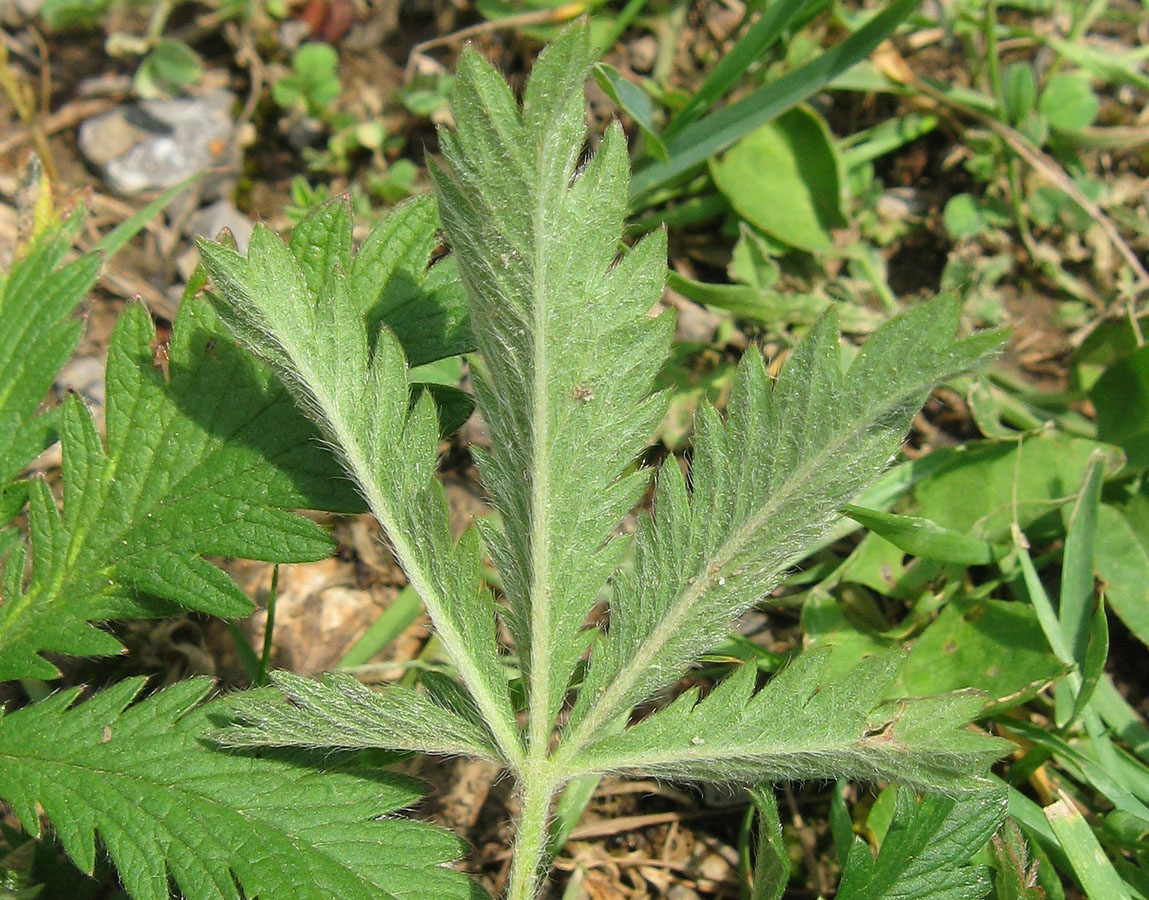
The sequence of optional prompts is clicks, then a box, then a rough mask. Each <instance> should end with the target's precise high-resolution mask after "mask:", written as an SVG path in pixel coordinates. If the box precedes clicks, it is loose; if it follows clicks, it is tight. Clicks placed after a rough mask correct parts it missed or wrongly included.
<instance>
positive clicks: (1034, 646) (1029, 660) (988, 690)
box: [893, 598, 1066, 711]
mask: <svg viewBox="0 0 1149 900" xmlns="http://www.w3.org/2000/svg"><path fill="white" fill-rule="evenodd" d="M1065 671H1066V667H1065V666H1064V665H1062V664H1061V663H1059V662H1058V661H1057V660H1056V659H1054V658H1053V657H1052V656H1051V655H1050V653H1049V646H1048V644H1047V643H1046V640H1045V634H1044V632H1043V631H1042V630H1041V626H1040V625H1039V624H1038V622H1037V617H1036V615H1035V614H1034V612H1033V608H1032V607H1030V606H1028V605H1027V604H1025V603H1017V602H1009V601H1005V600H989V599H986V600H974V599H972V598H970V599H957V600H953V601H951V602H950V603H948V604H946V606H945V607H944V608H943V609H942V611H941V612H940V613H939V614H938V617H937V619H936V620H934V621H933V622H932V623H930V625H929V626H928V627H927V628H926V630H925V631H923V632H922V634H921V636H920V637H919V638H918V639H917V640H916V641H915V642H914V649H913V652H912V653H911V654H910V657H909V659H908V660H906V662H905V664H904V665H903V666H902V671H901V675H900V677H899V679H898V681H897V683H896V684H895V686H894V691H893V695H895V696H904V695H908V696H911V697H916V696H925V695H929V694H936V693H941V692H943V691H952V690H958V689H961V688H976V689H977V690H979V691H982V692H983V694H984V700H985V703H986V706H987V707H988V708H990V709H992V710H994V711H997V710H1003V709H1010V708H1012V707H1014V706H1017V705H1018V704H1021V703H1024V702H1026V701H1027V700H1030V699H1032V698H1033V696H1034V695H1035V694H1037V692H1038V691H1040V690H1041V689H1043V688H1045V687H1046V686H1048V685H1049V684H1050V683H1051V682H1053V681H1055V680H1056V679H1058V678H1060V677H1061V676H1062V675H1063V674H1065Z"/></svg>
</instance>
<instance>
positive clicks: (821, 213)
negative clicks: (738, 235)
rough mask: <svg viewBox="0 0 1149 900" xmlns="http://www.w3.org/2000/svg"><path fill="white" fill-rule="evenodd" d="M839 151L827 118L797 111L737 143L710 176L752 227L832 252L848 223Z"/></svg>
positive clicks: (800, 245)
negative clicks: (839, 230)
mask: <svg viewBox="0 0 1149 900" xmlns="http://www.w3.org/2000/svg"><path fill="white" fill-rule="evenodd" d="M839 169H840V163H839V160H838V155H837V151H836V150H835V149H834V145H833V143H832V142H831V140H830V133H829V129H828V127H827V125H826V123H825V122H824V121H823V120H822V117H821V116H819V115H818V114H817V113H815V112H814V111H813V110H811V109H809V108H807V107H802V106H799V107H796V108H795V109H792V110H789V111H788V112H785V113H783V114H782V115H780V116H779V117H778V118H777V119H775V120H774V121H772V122H768V123H767V124H765V125H763V126H761V127H760V128H758V129H757V130H755V131H754V132H752V133H751V134H749V135H747V136H746V137H744V138H743V139H742V140H741V141H739V142H738V143H737V144H735V145H734V146H733V147H731V148H730V150H729V151H728V152H727V153H726V154H725V155H724V156H723V157H721V158H720V159H717V160H715V161H713V162H712V163H711V166H710V171H711V174H712V175H713V177H714V183H715V185H716V186H717V187H718V190H719V191H721V192H722V193H723V195H725V197H726V199H727V200H728V201H729V202H730V205H731V206H732V207H733V208H734V211H735V212H737V213H738V214H739V215H740V216H742V218H744V219H745V220H746V221H747V222H749V223H750V224H752V225H753V226H755V227H756V228H759V229H761V230H762V231H764V232H766V234H768V235H770V237H772V238H774V239H775V240H777V241H780V242H782V243H783V244H787V245H789V246H792V247H798V248H799V249H802V250H810V251H822V252H828V251H832V250H833V248H834V239H833V236H832V235H831V233H830V232H831V230H832V229H834V228H841V227H843V226H844V225H845V224H846V218H845V216H844V215H843V214H842V185H841V176H840V173H839Z"/></svg>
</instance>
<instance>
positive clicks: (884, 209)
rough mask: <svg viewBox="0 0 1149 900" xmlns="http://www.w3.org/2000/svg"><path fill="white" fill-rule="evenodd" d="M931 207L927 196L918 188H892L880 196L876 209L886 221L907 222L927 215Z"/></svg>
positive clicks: (879, 216)
mask: <svg viewBox="0 0 1149 900" xmlns="http://www.w3.org/2000/svg"><path fill="white" fill-rule="evenodd" d="M928 208H929V201H928V200H927V199H926V196H925V195H924V194H923V193H922V192H921V191H919V190H918V189H917V188H912V187H896V188H890V189H889V190H888V191H885V192H884V193H882V195H881V196H879V197H878V200H877V203H876V204H875V211H876V212H877V214H878V218H879V219H881V220H882V221H884V222H906V221H909V220H911V219H918V218H921V217H922V216H923V215H925V212H926V210H927V209H928Z"/></svg>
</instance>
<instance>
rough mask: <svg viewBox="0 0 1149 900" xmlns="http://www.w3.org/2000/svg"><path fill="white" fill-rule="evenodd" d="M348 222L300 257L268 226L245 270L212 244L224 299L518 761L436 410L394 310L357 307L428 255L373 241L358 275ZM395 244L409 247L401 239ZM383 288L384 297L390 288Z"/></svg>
mask: <svg viewBox="0 0 1149 900" xmlns="http://www.w3.org/2000/svg"><path fill="white" fill-rule="evenodd" d="M341 209H343V205H340V204H337V205H334V206H327V207H325V208H323V209H321V210H319V212H317V213H315V214H313V215H312V216H310V217H308V218H307V219H305V220H304V221H303V222H301V223H300V225H299V227H298V228H297V229H296V234H295V235H294V236H293V238H292V242H291V246H290V247H288V246H285V245H284V243H283V242H282V241H281V240H280V239H279V238H278V237H276V236H275V235H274V234H273V233H272V232H271V231H269V230H268V229H267V228H265V227H262V226H258V227H257V228H256V230H255V233H254V234H253V236H252V239H251V245H250V249H249V252H248V256H247V258H246V259H245V258H244V257H241V256H240V255H239V254H237V253H235V252H234V251H232V250H229V249H227V248H225V247H222V246H220V245H219V244H212V243H209V242H201V244H200V251H201V254H202V256H203V260H204V266H205V267H206V268H207V270H208V272H209V273H210V275H211V277H212V280H213V281H214V282H215V285H216V288H217V290H218V293H217V294H216V295H213V300H214V301H215V303H216V305H217V308H218V309H219V310H220V312H221V314H222V315H223V317H224V318H225V320H226V321H227V322H228V324H229V326H230V327H231V328H232V330H233V331H234V332H235V334H236V335H237V336H238V337H239V338H240V339H241V340H242V341H243V342H245V343H247V344H248V345H249V346H251V348H252V349H253V350H255V352H257V353H258V354H259V355H261V356H262V357H263V358H264V359H266V360H267V361H268V362H269V363H270V364H271V365H272V366H273V368H274V369H275V370H276V372H277V373H278V375H279V377H280V379H281V380H282V381H283V383H284V384H285V385H286V386H287V387H288V389H289V390H291V391H292V393H293V394H294V395H295V397H296V400H297V402H298V403H299V404H300V406H301V407H302V408H303V409H304V410H305V411H307V413H308V414H309V415H310V416H311V417H312V418H313V419H314V420H315V422H317V423H318V424H319V426H320V428H321V429H322V431H323V433H324V435H325V437H326V438H327V439H328V441H329V442H330V443H331V445H332V446H333V447H334V448H335V450H336V452H337V453H338V454H339V455H340V458H341V459H342V462H343V465H344V468H345V469H346V470H347V472H348V474H349V475H350V476H351V478H352V479H353V480H354V482H355V483H356V484H357V485H358V487H359V489H360V491H361V492H362V494H363V496H364V497H365V498H366V500H367V503H368V505H369V506H370V508H371V511H372V512H373V513H374V514H375V516H376V518H378V519H379V522H380V524H381V525H382V526H383V528H384V530H385V531H386V533H387V536H388V538H389V539H390V541H391V546H392V549H393V551H394V553H395V556H396V558H397V559H398V560H399V563H400V565H401V566H402V567H403V570H404V571H405V572H406V574H407V577H408V579H409V580H410V582H411V584H412V586H413V587H414V588H415V590H416V591H418V593H419V596H420V597H421V598H422V599H423V602H424V604H425V605H426V607H427V611H428V613H429V614H430V615H431V617H432V619H433V621H434V623H435V627H436V629H437V631H438V634H439V637H440V639H441V640H442V641H443V644H444V646H445V647H446V649H447V651H448V653H449V654H450V655H451V658H452V660H453V662H454V663H455V665H456V667H457V668H458V670H459V674H460V676H461V677H462V679H463V681H464V683H465V684H466V685H467V688H468V689H469V690H470V691H471V693H472V694H473V695H474V698H475V701H476V703H477V704H478V705H479V707H480V709H481V710H482V713H483V716H484V718H485V719H486V721H487V722H488V723H490V727H491V729H492V732H493V733H495V734H497V735H498V743H499V746H500V747H501V749H502V751H503V753H504V754H505V755H506V756H507V757H510V758H513V757H514V756H515V754H516V747H517V746H518V745H519V737H518V733H517V729H516V726H515V723H514V715H513V713H512V710H511V704H510V698H509V694H508V690H507V683H506V679H505V678H504V676H503V674H502V672H501V670H500V668H499V663H498V648H497V642H496V634H495V612H494V603H493V600H492V598H491V595H490V592H489V591H488V590H487V589H486V588H485V587H484V586H483V583H482V579H481V577H480V569H479V563H480V551H479V544H478V538H477V536H476V534H475V533H474V532H473V531H468V532H466V533H465V534H464V536H463V537H462V538H461V539H460V540H459V542H458V543H453V542H452V539H451V531H450V526H449V522H448V518H447V505H446V500H445V497H444V494H443V488H442V486H441V485H440V484H439V482H438V481H437V480H436V479H435V465H436V457H437V454H438V444H439V428H438V419H437V416H436V410H435V404H434V401H433V400H432V399H431V395H430V394H429V393H428V392H427V391H425V390H419V391H418V393H417V396H416V397H415V399H414V402H412V400H411V388H412V385H411V384H410V380H409V377H408V370H407V360H406V359H405V357H404V352H403V347H402V346H401V345H400V342H399V340H398V339H397V337H396V335H395V333H394V332H393V331H392V330H391V329H390V328H388V327H386V325H383V326H380V327H378V328H377V330H376V331H375V332H374V333H370V334H369V332H368V330H367V322H368V320H369V319H371V318H374V317H376V316H377V317H378V318H379V319H380V320H381V321H383V322H386V316H387V310H386V308H383V309H382V311H381V307H380V304H381V303H384V307H385V300H384V301H380V300H377V299H372V296H370V295H369V296H367V297H366V298H364V297H363V296H356V294H357V293H358V294H359V295H362V294H363V291H364V290H366V287H367V286H369V283H371V282H372V280H373V279H375V278H380V277H383V276H385V275H388V274H390V275H392V276H394V277H397V278H398V277H400V276H401V275H402V273H403V272H404V271H407V272H408V274H409V273H410V271H413V270H412V269H411V266H415V267H416V268H418V266H420V265H423V264H424V262H425V251H424V249H419V250H418V251H417V252H414V251H413V252H412V253H411V254H407V257H408V258H409V259H408V262H403V252H399V255H398V256H396V255H395V254H396V253H397V252H398V251H396V250H395V249H393V248H388V247H387V246H384V245H383V244H379V245H377V246H376V245H370V242H369V245H370V253H371V254H372V256H371V258H370V259H368V260H366V261H364V262H363V263H362V264H361V265H362V267H363V268H362V271H361V272H359V274H356V266H357V265H360V263H359V262H358V259H357V260H356V261H355V262H349V259H350V257H349V254H350V225H349V218H348V214H347V213H346V211H345V210H344V211H343V212H340V210H341ZM414 209H415V210H416V212H415V213H412V212H411V210H412V207H411V206H408V207H406V208H405V210H406V212H402V213H400V214H398V215H399V216H400V221H401V222H406V225H404V226H403V227H402V228H397V233H398V232H402V231H403V228H410V229H416V228H420V229H422V230H424V231H430V230H431V229H432V222H431V220H430V219H429V218H427V217H426V215H425V214H424V213H425V210H424V212H423V213H421V212H419V210H421V209H423V208H422V207H419V206H417V205H416V206H415V207H414ZM393 215H396V214H393ZM420 215H422V216H423V218H422V219H420V218H419V216H420ZM387 221H390V220H387ZM392 224H394V223H392ZM380 227H381V228H385V227H387V226H380ZM383 233H384V235H385V234H386V232H383ZM396 240H397V241H399V242H400V245H402V241H403V238H402V235H401V234H400V236H399V237H398V238H396ZM380 241H383V238H380ZM408 243H410V241H408ZM401 249H402V248H401V246H400V250H401ZM426 252H429V251H426ZM389 254H390V255H389ZM410 260H419V262H418V263H417V264H416V263H414V262H410ZM348 266H350V267H351V269H352V275H351V276H349V275H348V274H347V268H348ZM405 267H406V268H405ZM373 289H374V290H375V292H376V294H375V296H382V297H384V298H386V296H387V290H388V289H387V287H386V285H383V286H380V285H375V286H374V288H373ZM397 308H401V307H397Z"/></svg>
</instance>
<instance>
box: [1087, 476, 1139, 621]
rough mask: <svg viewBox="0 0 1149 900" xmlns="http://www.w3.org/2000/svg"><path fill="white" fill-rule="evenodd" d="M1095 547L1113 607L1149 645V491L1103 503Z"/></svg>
mask: <svg viewBox="0 0 1149 900" xmlns="http://www.w3.org/2000/svg"><path fill="white" fill-rule="evenodd" d="M1097 527H1098V530H1099V531H1100V532H1101V533H1102V534H1103V535H1105V540H1103V541H1099V542H1098V543H1097V546H1096V548H1095V551H1094V552H1095V563H1096V565H1097V574H1098V576H1099V577H1100V578H1101V581H1102V584H1103V587H1104V590H1105V599H1106V600H1107V601H1108V604H1109V608H1110V609H1111V610H1113V612H1114V613H1116V614H1117V616H1118V618H1120V619H1121V621H1122V622H1124V623H1125V625H1126V627H1127V628H1128V629H1129V630H1130V631H1131V632H1133V634H1134V635H1135V636H1136V637H1137V639H1138V640H1140V641H1141V643H1143V644H1149V491H1146V490H1145V489H1142V490H1141V491H1140V492H1139V493H1137V494H1134V495H1133V496H1132V497H1130V498H1129V500H1128V501H1126V502H1125V503H1124V504H1123V505H1121V506H1113V505H1110V504H1108V503H1103V504H1102V505H1101V509H1100V510H1099V511H1098V518H1097Z"/></svg>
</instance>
